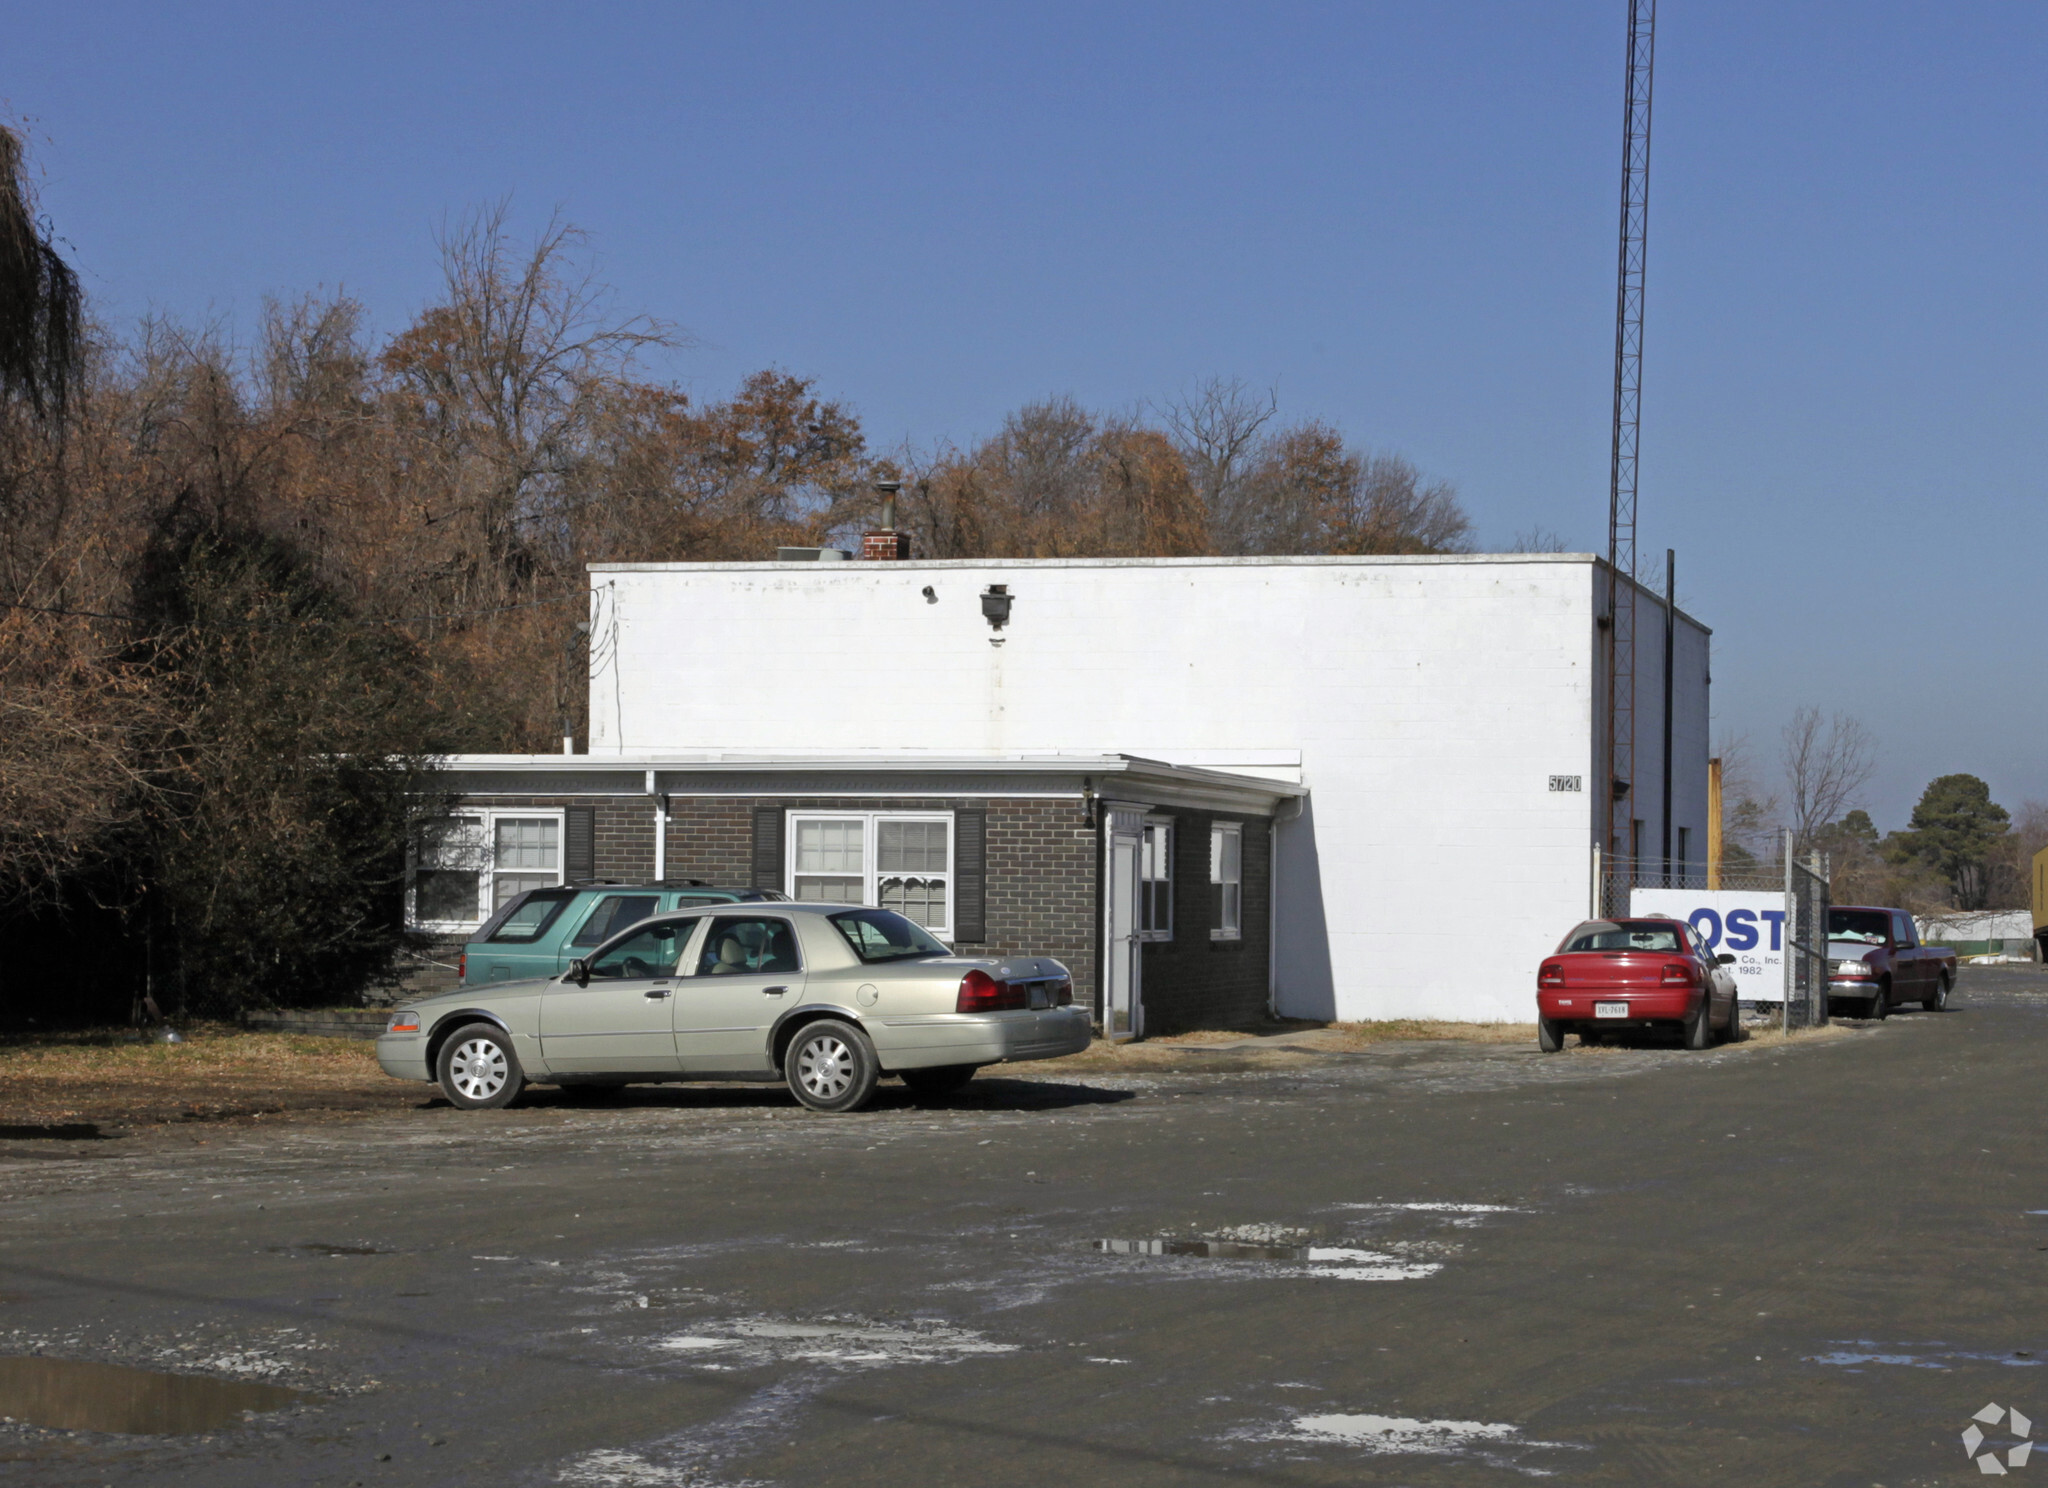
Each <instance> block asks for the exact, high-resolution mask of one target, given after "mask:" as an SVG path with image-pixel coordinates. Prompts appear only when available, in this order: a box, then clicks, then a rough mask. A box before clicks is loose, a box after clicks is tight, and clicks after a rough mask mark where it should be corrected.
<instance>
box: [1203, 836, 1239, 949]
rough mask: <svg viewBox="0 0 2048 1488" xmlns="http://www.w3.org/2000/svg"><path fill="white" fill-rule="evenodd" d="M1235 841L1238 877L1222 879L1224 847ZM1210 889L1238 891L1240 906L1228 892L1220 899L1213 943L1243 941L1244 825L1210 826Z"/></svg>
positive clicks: (1210, 930) (1211, 932)
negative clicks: (1226, 842) (1227, 842)
mask: <svg viewBox="0 0 2048 1488" xmlns="http://www.w3.org/2000/svg"><path fill="white" fill-rule="evenodd" d="M1226 840H1228V841H1233V842H1235V843H1236V844H1237V877H1236V878H1234V879H1227V878H1223V877H1221V876H1220V875H1221V873H1222V866H1223V851H1222V849H1223V844H1224V842H1225V841H1226ZM1209 885H1210V887H1211V888H1222V889H1225V890H1228V889H1236V890H1237V902H1236V904H1234V905H1233V904H1232V903H1231V902H1230V895H1229V894H1228V893H1227V892H1226V893H1224V894H1222V895H1221V896H1219V898H1220V905H1221V907H1220V909H1219V910H1218V912H1217V916H1216V918H1217V923H1216V924H1214V925H1211V926H1210V927H1209V939H1211V940H1243V939H1244V823H1243V822H1234V821H1219V822H1211V823H1209Z"/></svg>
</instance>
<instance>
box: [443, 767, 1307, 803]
mask: <svg viewBox="0 0 2048 1488" xmlns="http://www.w3.org/2000/svg"><path fill="white" fill-rule="evenodd" d="M444 768H445V769H446V771H447V772H448V774H449V776H450V777H451V779H450V784H451V785H452V786H453V788H454V789H455V790H457V791H458V792H460V793H462V794H464V795H522V796H527V795H620V794H646V795H650V796H651V795H657V794H661V795H687V796H780V795H788V796H804V797H809V798H815V797H821V796H835V795H843V796H849V797H875V796H945V797H963V796H1039V797H1067V798H1074V799H1079V798H1082V797H1084V796H1088V795H1095V796H1110V797H1114V798H1116V799H1118V800H1131V801H1142V802H1148V803H1151V804H1155V805H1159V806H1181V807H1186V808H1189V809H1197V810H1200V809H1212V810H1222V811H1251V812H1255V813H1258V814H1261V815H1270V814H1272V813H1273V812H1274V811H1275V810H1276V809H1277V808H1278V807H1279V806H1280V805H1281V804H1282V803H1283V802H1288V801H1293V800H1297V799H1299V798H1301V797H1303V796H1305V795H1307V794H1308V789H1307V787H1306V786H1303V785H1299V784H1296V783H1294V782H1292V781H1286V780H1274V779H1267V778H1263V777H1262V776H1259V775H1248V774H1239V773H1237V772H1235V771H1231V770H1222V769H1216V768H1213V767H1208V766H1201V765H1176V764H1169V763H1167V762H1166V761H1164V760H1154V759H1146V758H1144V757H1142V756H1139V755H1131V754H1015V755H930V754H872V755H871V754H853V753H840V754H830V755H818V754H811V755H804V754H790V755H780V754H778V755H760V754H697V753H689V754H685V753H670V752H653V753H636V754H458V755H451V756H449V757H447V759H446V760H445V761H444Z"/></svg>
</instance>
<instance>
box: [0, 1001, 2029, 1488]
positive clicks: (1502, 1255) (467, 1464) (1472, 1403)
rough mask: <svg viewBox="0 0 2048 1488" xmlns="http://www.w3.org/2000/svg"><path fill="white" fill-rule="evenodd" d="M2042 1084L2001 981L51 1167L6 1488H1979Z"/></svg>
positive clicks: (152, 1147)
mask: <svg viewBox="0 0 2048 1488" xmlns="http://www.w3.org/2000/svg"><path fill="white" fill-rule="evenodd" d="M2044 1077H2048V977H2044V976H2043V975H2042V973H2041V972H2040V971H2039V969H2037V968H2032V967H2009V968H2008V967H1998V968H1974V967H1973V968H1968V969H1966V971H1965V972H1964V974H1963V977H1962V981H1961V985H1960V987H1959V989H1958V995H1957V997H1956V1000H1955V1003H1954V1005H1953V1006H1952V1009H1951V1011H1949V1012H1947V1013H1944V1014H1938V1015H1937V1014H1924V1013H1919V1012H1917V1011H1901V1012H1899V1013H1897V1014H1895V1015H1894V1016H1893V1017H1892V1018H1891V1019H1890V1020H1889V1021H1887V1022H1885V1023H1883V1024H1881V1025H1856V1026H1851V1027H1843V1028H1840V1029H1838V1030H1836V1031H1834V1032H1833V1033H1831V1034H1830V1035H1826V1036H1819V1037H1813V1038H1803V1039H1794V1040H1792V1041H1790V1042H1777V1043H1766V1042H1765V1041H1762V1040H1759V1041H1756V1042H1755V1043H1752V1044H1749V1045H1738V1046H1735V1047H1731V1048H1725V1049H1719V1050H1715V1051H1712V1052H1707V1053H1699V1054H1687V1053H1684V1052H1683V1051H1680V1050H1678V1049H1676V1048H1672V1047H1669V1046H1665V1045H1656V1044H1650V1043H1644V1044H1641V1045H1639V1046H1634V1047H1624V1048H1602V1049H1592V1050H1583V1051H1581V1050H1568V1051H1567V1052H1566V1053H1564V1054H1562V1055H1557V1056H1549V1057H1546V1056H1542V1055H1539V1054H1537V1053H1536V1052H1535V1050H1534V1048H1533V1047H1531V1046H1527V1045H1510V1044H1467V1043H1455V1042H1448V1043H1389V1044H1380V1045H1375V1046H1372V1047H1370V1048H1367V1049H1363V1050H1361V1051H1360V1052H1357V1053H1355V1054H1351V1055H1348V1056H1346V1057H1342V1058H1337V1057H1326V1058H1319V1059H1314V1060H1303V1061H1301V1062H1300V1064H1299V1066H1298V1067H1296V1066H1294V1065H1290V1064H1285V1063H1282V1064H1278V1065H1275V1066H1272V1067H1268V1066H1264V1065H1261V1066H1258V1067H1250V1068H1245V1067H1238V1068H1230V1069H1203V1068H1195V1069H1185V1068H1174V1069H1166V1070H1156V1071H1155V1070H1146V1071H1141V1072H1135V1073H1123V1072H1101V1071H1096V1070H1086V1069H1082V1070H1072V1071H1064V1072H1063V1071H1062V1070H1061V1069H1060V1067H1059V1066H1058V1065H1057V1064H1054V1065H1048V1066H1044V1067H1040V1068H1037V1069H1029V1070H1022V1069H1020V1070H1017V1071H1011V1072H984V1074H983V1075H982V1076H981V1077H979V1078H977V1080H976V1081H975V1082H974V1084H973V1085H972V1086H970V1087H969V1089H968V1091H967V1092H966V1093H965V1094H963V1095H962V1096H960V1097H958V1098H956V1099H952V1100H949V1101H945V1102H940V1103H934V1104H931V1105H928V1106H919V1105H917V1104H915V1103H913V1102H912V1101H911V1100H910V1098H909V1096H908V1093H907V1092H905V1091H903V1090H902V1089H901V1088H900V1087H896V1086H893V1085H892V1086H884V1087H883V1091H882V1093H881V1097H880V1098H879V1099H878V1101H877V1102H876V1105H875V1106H874V1108H873V1109H871V1110H870V1111H868V1112H865V1113H863V1114H861V1115H858V1116H853V1117H820V1116H815V1115H811V1114H808V1113H805V1112H802V1111H800V1110H799V1108H797V1107H796V1106H795V1104H794V1103H793V1102H792V1101H791V1100H790V1099H789V1098H788V1096H787V1095H786V1094H785V1093H783V1092H781V1091H780V1090H779V1089H772V1088H768V1087H738V1086H729V1087H716V1088H711V1087H704V1088H692V1087H664V1088H649V1089H644V1090H635V1091H632V1092H629V1093H628V1094H627V1095H626V1096H625V1097H624V1098H623V1099H621V1100H619V1101H618V1102H616V1103H613V1104H609V1105H595V1106H572V1105H569V1104H567V1103H563V1102H555V1101H550V1102H548V1103H545V1104H539V1103H537V1104H535V1105H534V1106H532V1107H528V1108H514V1109H512V1110H509V1111H503V1112H483V1113H475V1114H464V1113H460V1112H456V1111H453V1110H451V1109H448V1108H446V1107H445V1106H438V1105H429V1104H427V1103H425V1102H424V1101H423V1100H419V1101H415V1102H414V1103H410V1104H407V1105H406V1106H404V1107H403V1108H401V1109H396V1110H393V1111H390V1112H386V1113H381V1114H380V1113H372V1114H368V1115H364V1116H362V1117H361V1118H360V1119H356V1120H352V1121H350V1122H348V1123H346V1124H335V1123H332V1122H321V1121H317V1120H307V1121H293V1120H290V1119H274V1120H268V1121H266V1122H264V1123H262V1124H255V1123H249V1124H243V1125H235V1126H225V1125H224V1126H219V1127H215V1128H213V1129H211V1130H197V1129H194V1128H191V1127H175V1128H166V1129H161V1130H155V1131H138V1132H136V1133H134V1134H133V1135H128V1136H120V1137H102V1138H101V1139H97V1140H67V1139H65V1138H63V1137H62V1136H61V1135H58V1134H52V1135H45V1136H37V1135H34V1134H27V1135H23V1134H19V1133H17V1134H15V1135H12V1136H10V1137H9V1138H7V1139H4V1140H0V1416H10V1417H12V1419H11V1420H7V1421H0V1483H9V1482H22V1483H37V1484H43V1483H51V1484H67V1485H68V1484H79V1485H90V1484H120V1485H127V1484H146V1483H147V1484H154V1483H180V1484H185V1483H205V1484H219V1485H245V1484H246V1485H252V1488H254V1485H263V1488H272V1485H282V1484H334V1485H348V1484H364V1485H385V1484H421V1485H426V1484H436V1485H438V1484H492V1485H498V1484H533V1485H546V1484H568V1485H620V1488H663V1485H689V1488H720V1485H730V1488H737V1485H742V1484H786V1485H841V1484H849V1485H850V1484H890V1485H897V1488H900V1485H903V1484H956V1483H972V1484H989V1485H1004V1484H1019V1485H1031V1488H1042V1485H1043V1484H1045V1483H1047V1482H1085V1483H1095V1482H1111V1481H1114V1482H1117V1483H1119V1484H1147V1485H1149V1484H1191V1483H1207V1482H1219V1483H1220V1482H1252V1483H1271V1484H1338V1483H1343V1484H1356V1483H1388V1484H1395V1483H1400V1484H1436V1483H1479V1482H1494V1481H1498V1482H1514V1481H1520V1480H1522V1479H1524V1478H1526V1477H1529V1476H1537V1475H1547V1476H1550V1477H1552V1478H1555V1479H1558V1480H1562V1481H1565V1482H1574V1483H1601V1484H1606V1483H1612V1484H1646V1483H1671V1484H1699V1483H1717V1482H1729V1483H1738V1482H1739V1483H1745V1484H1749V1483H1755V1484H1778V1483H1783V1484H1801V1485H1808V1484H1845V1485H1846V1484H1857V1485H1868V1484H1884V1485H1888V1488H1900V1485H1906V1484H1920V1483H1947V1482H1954V1481H1960V1480H1962V1479H1964V1478H1965V1477H1967V1478H1968V1479H1971V1480H1974V1479H1977V1478H1979V1477H1980V1476H1981V1475H1982V1474H1981V1469H1980V1468H1979V1467H1978V1466H1977V1465H1976V1464H1975V1463H1974V1462H1973V1460H1972V1455H1971V1454H1970V1453H1969V1452H1966V1450H1965V1442H1964V1437H1963V1433H1964V1431H1965V1430H1966V1428H1968V1427H1970V1426H1971V1425H1972V1424H1973V1422H1972V1417H1973V1416H1974V1415H1978V1414H1980V1413H1981V1412H1982V1411H1983V1409H1984V1408H1985V1407H1987V1406H1995V1407H1996V1408H1997V1410H1998V1412H1999V1414H1998V1416H1997V1418H1996V1420H1989V1421H1987V1422H1986V1423H1985V1424H1982V1425H1980V1427H1979V1429H1980V1431H1981V1433H1982V1439H1981V1441H1980V1443H1979V1446H1978V1448H1977V1452H1978V1454H1979V1455H1981V1454H1982V1453H1983V1452H1987V1451H1995V1452H1997V1453H1999V1454H2000V1460H2001V1463H2003V1462H2004V1460H2006V1458H2008V1457H2009V1456H2010V1454H2011V1453H2013V1452H2015V1451H2019V1450H2020V1445H2021V1441H2022V1440H2023V1438H2025V1437H2027V1436H2030V1435H2031V1433H2032V1432H2033V1430H2034V1428H2033V1427H2032V1421H2033V1419H2035V1418H2040V1419H2043V1420H2048V1375H2044V1373H2043V1372H2042V1369H2041V1366H2042V1363H2043V1361H2044V1360H2048V1313H2044V1307H2043V1304H2044V1302H2048V1175H2044V1174H2043V1172H2042V1168H2041V1162H2040V1154H2041V1122H2042V1117H2041V1103H2042V1094H2041V1092H2042V1091H2043V1089H2044V1088H2048V1078H2044ZM12 1130H13V1129H11V1128H10V1129H9V1131H12ZM24 1131H26V1129H24ZM51 1360H62V1361H71V1362H70V1363H67V1364H65V1365H62V1366H58V1365H53V1364H50V1363H49V1362H48V1361H51ZM38 1361H42V1362H38ZM80 1363H83V1364H92V1365H107V1366H119V1367H117V1368H114V1369H108V1370H101V1371H82V1370H80V1369H78V1368H76V1367H75V1365H77V1364H80ZM124 1371H125V1372H124ZM140 1371H146V1372H147V1378H146V1379H145V1376H144V1375H143V1374H142V1373H140ZM123 1379H128V1380H130V1381H133V1382H135V1383H133V1384H132V1385H130V1386H124V1385H122V1384H121V1381H122V1380H123ZM190 1380H198V1381H202V1382H205V1383H204V1388H203V1389H202V1388H201V1386H198V1385H192V1384H189V1383H181V1381H190ZM220 1382H241V1383H244V1384H249V1385H264V1386H268V1387H270V1390H269V1391H268V1392H267V1393H261V1394H256V1393H252V1394H250V1395H249V1396H248V1398H247V1401H246V1403H243V1402H242V1400H241V1397H237V1396H234V1395H233V1394H232V1393H231V1392H230V1393H223V1392H222V1391H220V1390H219V1389H218V1388H217V1386H218V1384H219V1383H220ZM124 1391H125V1393H124ZM181 1392H182V1393H181ZM280 1392H282V1393H280ZM201 1395H203V1396H204V1398H203V1399H201V1398H199V1397H200V1396H201ZM117 1397H118V1398H117ZM2015 1408H2016V1409H2017V1410H2018V1411H2019V1412H2020V1414H2019V1416H2018V1417H2017V1418H2015V1417H2014V1416H2013V1415H2012V1414H2011V1412H2012V1411H2013V1410H2014V1409H2015ZM124 1412H125V1414H124ZM151 1412H154V1413H155V1414H151ZM181 1412H182V1414H181ZM209 1413H210V1414H209ZM60 1418H61V1419H60ZM53 1421H54V1422H57V1424H47V1423H50V1422H53ZM138 1425H140V1426H142V1427H143V1428H144V1429H140V1430H138V1429H137V1427H138ZM2022 1428H2024V1429H2022ZM2043 1434H2044V1436H2048V1428H2043ZM2020 1462H2021V1465H2020V1466H2016V1467H2014V1468H2013V1469H2012V1470H2013V1472H2015V1473H2018V1472H2020V1471H2023V1470H2024V1466H2025V1458H2024V1454H2022V1457H2021V1459H2020ZM2035 1467H2036V1469H2037V1470H2043V1471H2048V1462H2043V1463H2040V1464H2035Z"/></svg>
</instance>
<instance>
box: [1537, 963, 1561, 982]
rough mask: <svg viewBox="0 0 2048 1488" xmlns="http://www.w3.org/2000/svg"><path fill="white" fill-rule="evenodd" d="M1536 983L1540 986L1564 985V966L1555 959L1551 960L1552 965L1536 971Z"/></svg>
mask: <svg viewBox="0 0 2048 1488" xmlns="http://www.w3.org/2000/svg"><path fill="white" fill-rule="evenodd" d="M1536 985H1537V986H1539V987H1562V986H1563V985H1564V968H1563V967H1562V966H1559V965H1558V964H1557V963H1556V962H1555V961H1553V962H1551V963H1550V965H1548V966H1546V967H1544V968H1543V970H1541V971H1539V972H1537V973H1536Z"/></svg>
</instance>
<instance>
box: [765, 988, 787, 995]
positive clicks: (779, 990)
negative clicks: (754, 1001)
mask: <svg viewBox="0 0 2048 1488" xmlns="http://www.w3.org/2000/svg"><path fill="white" fill-rule="evenodd" d="M788 990H789V988H787V987H763V988H762V989H761V995H762V996H763V997H780V996H781V995H782V994H783V993H785V992H787V991H788Z"/></svg>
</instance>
